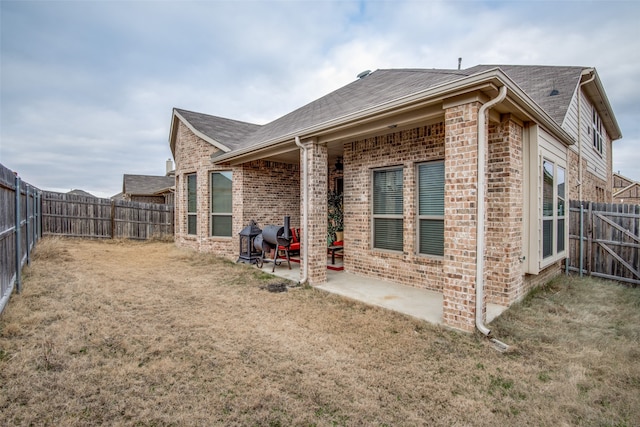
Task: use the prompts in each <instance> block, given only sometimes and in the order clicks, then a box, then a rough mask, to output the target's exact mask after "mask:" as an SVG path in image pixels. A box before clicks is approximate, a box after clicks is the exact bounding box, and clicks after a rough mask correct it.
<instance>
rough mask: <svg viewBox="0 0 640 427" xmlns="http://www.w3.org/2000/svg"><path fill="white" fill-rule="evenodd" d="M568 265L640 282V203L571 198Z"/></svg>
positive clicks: (604, 276) (572, 268) (633, 282)
mask: <svg viewBox="0 0 640 427" xmlns="http://www.w3.org/2000/svg"><path fill="white" fill-rule="evenodd" d="M569 233H570V236H569V238H570V247H569V252H570V253H569V259H568V268H569V271H575V272H578V273H580V274H587V275H591V276H596V277H603V278H606V279H613V280H618V281H621V282H626V283H630V284H633V285H640V206H639V205H622V204H605V203H594V202H579V201H571V204H570V226H569Z"/></svg>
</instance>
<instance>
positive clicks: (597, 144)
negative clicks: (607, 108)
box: [593, 108, 604, 154]
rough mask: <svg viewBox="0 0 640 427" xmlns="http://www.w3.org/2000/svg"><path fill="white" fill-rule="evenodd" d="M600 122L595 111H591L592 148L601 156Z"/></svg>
mask: <svg viewBox="0 0 640 427" xmlns="http://www.w3.org/2000/svg"><path fill="white" fill-rule="evenodd" d="M603 139H604V138H603V137H602V121H601V120H600V116H599V115H598V112H597V111H596V109H595V108H594V109H593V148H595V149H596V150H597V151H598V153H600V154H602V149H603V147H602V141H603Z"/></svg>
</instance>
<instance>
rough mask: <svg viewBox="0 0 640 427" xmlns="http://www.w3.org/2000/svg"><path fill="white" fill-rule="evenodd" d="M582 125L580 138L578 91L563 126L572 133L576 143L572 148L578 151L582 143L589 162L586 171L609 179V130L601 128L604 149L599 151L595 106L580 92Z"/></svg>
mask: <svg viewBox="0 0 640 427" xmlns="http://www.w3.org/2000/svg"><path fill="white" fill-rule="evenodd" d="M580 100H581V104H580V115H581V116H582V117H581V119H580V127H581V134H580V137H579V138H578V92H576V94H575V95H574V97H573V99H572V100H571V104H570V105H569V109H568V111H567V114H566V116H565V119H564V122H563V123H562V127H563V128H564V129H565V130H566V131H567V132H568V133H569V134H570V135H572V136H573V137H574V138H575V140H576V144H574V145H572V146H570V149H571V150H573V151H574V152H575V153H578V151H579V149H578V144H577V142H578V141H580V142H581V143H582V157H583V158H584V160H586V162H587V168H586V171H587V172H589V173H591V174H593V175H595V176H597V177H598V178H600V179H603V180H607V155H608V152H607V150H608V149H609V148H608V146H607V141H608V139H607V138H608V137H607V132H606V130H605V129H604V127H602V128H601V137H602V151H597V150H596V149H595V147H594V144H593V110H594V106H593V104H592V103H591V102H590V101H589V99H588V98H587V97H586V96H585V95H584V93H580Z"/></svg>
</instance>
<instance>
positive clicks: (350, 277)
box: [262, 261, 507, 325]
mask: <svg viewBox="0 0 640 427" xmlns="http://www.w3.org/2000/svg"><path fill="white" fill-rule="evenodd" d="M272 268H273V264H265V265H264V266H263V268H262V270H263V271H264V272H266V273H271V269H272ZM273 274H274V275H276V276H278V277H282V278H285V279H288V280H291V281H294V282H297V281H299V280H300V264H297V263H291V270H289V269H288V267H287V263H286V261H285V262H284V263H283V264H282V265H280V266H276V268H275V272H274V273H273ZM315 287H316V288H317V289H322V290H324V291H327V292H330V293H333V294H337V295H342V296H344V297H346V298H351V299H353V300H356V301H360V302H363V303H365V304H370V305H374V306H378V307H383V308H386V309H389V310H393V311H397V312H399V313H403V314H406V315H409V316H412V317H415V318H417V319H421V320H425V321H427V322H429V323H433V324H436V325H439V324H442V323H443V321H442V293H440V292H435V291H430V290H426V289H419V288H415V287H412V286H406V285H401V284H398V283H393V282H388V281H384V280H379V279H374V278H369V277H362V276H357V275H355V274H351V273H347V272H344V271H332V270H327V282H326V283H323V284H321V285H317V286H315ZM506 309H507V307H504V306H501V305H497V304H487V323H489V322H491V321H492V320H493V319H495V318H496V317H498V316H499V315H500V314H501V313H502V312H503V311H504V310H506Z"/></svg>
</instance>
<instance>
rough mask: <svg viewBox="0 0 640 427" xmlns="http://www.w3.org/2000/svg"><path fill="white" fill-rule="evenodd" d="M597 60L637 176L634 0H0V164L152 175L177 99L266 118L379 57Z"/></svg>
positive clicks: (112, 189) (619, 163)
mask: <svg viewBox="0 0 640 427" xmlns="http://www.w3.org/2000/svg"><path fill="white" fill-rule="evenodd" d="M459 57H461V58H462V68H468V67H472V66H474V65H477V64H518V65H576V66H589V67H595V68H596V69H597V71H598V74H599V76H600V78H601V80H602V82H603V85H604V87H605V89H606V91H607V95H608V98H609V101H610V103H611V105H612V107H613V111H614V113H615V115H616V118H617V120H618V124H619V126H620V128H621V130H622V134H623V138H622V139H621V140H618V141H615V142H614V149H613V170H614V171H620V173H622V174H623V175H625V176H627V177H629V178H632V179H635V180H638V181H640V0H633V1H604V0H601V1H479V0H477V1H474V0H467V1H455V0H454V1H446V2H444V1H443V2H441V1H424V0H422V1H416V0H413V1H407V0H391V1H351V0H342V1H336V0H334V1H328V0H326V1H319V0H316V1H294V0H288V1H266V0H264V1H246V0H245V1H243V0H238V1H213V0H210V1H178V0H163V1H160V0H144V1H121V0H110V1H100V0H97V1H91V0H87V1H80V0H75V1H55V0H45V1H31V0H20V1H8V0H0V163H2V164H3V165H4V166H6V167H8V168H10V169H12V170H14V171H16V172H18V174H19V175H20V177H21V178H22V179H23V180H24V181H26V182H28V183H30V184H32V185H34V186H36V187H38V188H41V189H45V190H52V191H60V192H67V191H70V190H72V189H82V190H85V191H88V192H90V193H92V194H94V195H96V196H99V197H110V196H112V195H115V194H116V193H118V192H120V191H122V175H123V174H141V175H163V174H164V173H165V165H166V160H167V159H169V158H171V151H170V149H169V142H168V141H169V128H170V124H171V113H172V109H173V108H174V107H177V108H183V109H187V110H192V111H197V112H201V113H206V114H211V115H216V116H221V117H227V118H232V119H236V120H242V121H247V122H252V123H257V124H264V123H268V122H270V121H272V120H274V119H276V118H278V117H280V116H282V115H284V114H286V113H288V112H290V111H292V110H294V109H296V108H298V107H301V106H303V105H305V104H307V103H308V102H311V101H313V100H314V99H317V98H319V97H321V96H323V95H325V94H327V93H329V92H331V91H333V90H335V89H338V88H340V87H342V86H344V85H346V84H348V83H351V82H352V81H354V80H355V79H356V76H357V74H358V73H360V72H361V71H364V70H376V69H383V68H451V69H455V68H457V66H458V58H459Z"/></svg>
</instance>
